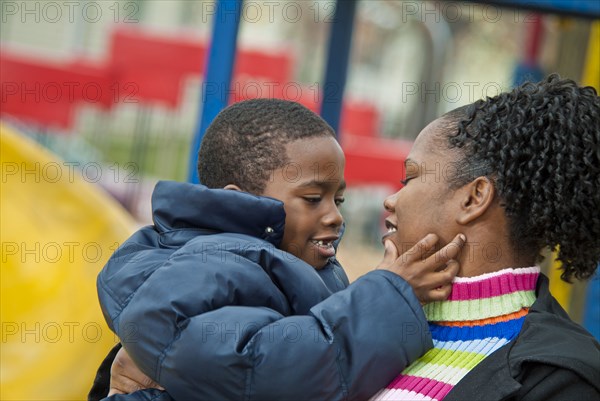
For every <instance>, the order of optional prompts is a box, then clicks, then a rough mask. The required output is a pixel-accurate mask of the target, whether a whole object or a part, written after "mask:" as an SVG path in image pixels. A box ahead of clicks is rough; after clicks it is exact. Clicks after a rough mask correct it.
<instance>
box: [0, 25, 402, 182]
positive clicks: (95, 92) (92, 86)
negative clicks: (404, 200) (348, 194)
mask: <svg viewBox="0 0 600 401" xmlns="http://www.w3.org/2000/svg"><path fill="white" fill-rule="evenodd" d="M206 54H207V48H206V44H205V43H203V42H202V41H199V40H191V39H188V38H183V37H181V36H177V37H173V36H166V35H159V34H156V33H149V32H145V31H143V30H140V29H131V28H120V29H118V30H116V31H115V32H114V33H113V35H112V39H111V46H110V51H109V57H108V59H107V60H106V61H105V62H104V63H103V64H101V65H100V64H94V63H90V62H86V61H76V62H68V63H56V62H51V61H48V60H44V59H39V58H32V57H30V56H22V55H19V54H16V53H11V52H7V51H3V52H2V53H1V54H0V70H1V71H2V74H1V90H0V97H1V103H0V105H1V113H2V115H5V114H6V115H11V116H13V117H17V118H19V119H21V120H23V121H28V122H32V123H35V124H38V125H41V126H45V127H48V128H50V129H53V128H59V129H61V130H65V131H68V130H70V129H72V127H73V123H74V117H75V115H76V109H77V107H78V106H79V105H81V104H82V103H87V104H91V105H94V106H97V107H99V108H102V109H104V110H108V109H110V108H111V107H112V106H114V105H115V104H118V103H122V102H138V103H140V104H142V105H156V104H159V105H162V106H165V107H168V108H173V109H175V108H177V107H179V105H180V100H181V95H182V88H183V84H184V80H185V79H186V78H189V77H194V76H198V75H202V74H203V73H204V65H205V57H206ZM293 65H294V59H293V57H292V55H291V54H289V53H286V52H279V53H276V54H270V53H264V52H260V51H243V50H242V51H240V53H239V54H238V57H237V63H236V66H235V72H234V82H233V85H232V88H231V90H232V93H231V95H230V99H231V102H235V101H240V100H244V99H248V98H253V97H276V98H284V99H289V100H295V101H298V102H300V103H302V104H304V105H305V106H306V107H308V108H309V109H311V110H313V111H315V112H316V111H318V109H319V95H320V93H319V88H315V87H307V86H301V85H299V84H298V83H295V82H294V81H292V78H293ZM202 88H203V90H222V88H214V87H212V86H211V85H210V83H206V82H204V83H203V86H202ZM321 89H322V88H321ZM341 118H342V120H341V135H340V138H341V143H342V147H343V148H344V151H345V153H346V159H347V162H346V163H347V165H346V179H347V181H348V183H349V184H351V185H356V184H359V185H360V184H387V185H390V186H391V187H394V188H398V187H399V186H400V183H399V181H400V179H401V178H402V174H403V163H404V159H405V157H406V155H407V153H408V150H409V149H410V143H409V142H403V141H398V140H391V139H384V138H379V137H378V134H377V133H378V132H379V130H380V116H379V113H378V111H377V109H376V108H375V107H374V106H373V105H371V104H368V103H356V102H350V101H346V102H344V104H343V109H342V116H341Z"/></svg>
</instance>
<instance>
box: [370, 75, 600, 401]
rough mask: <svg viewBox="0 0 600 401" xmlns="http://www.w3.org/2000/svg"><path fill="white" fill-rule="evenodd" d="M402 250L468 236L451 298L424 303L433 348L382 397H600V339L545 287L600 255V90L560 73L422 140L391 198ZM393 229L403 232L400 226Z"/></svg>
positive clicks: (453, 119) (584, 273)
mask: <svg viewBox="0 0 600 401" xmlns="http://www.w3.org/2000/svg"><path fill="white" fill-rule="evenodd" d="M384 205H385V208H386V209H387V210H388V211H390V212H391V213H392V215H391V216H390V217H389V218H388V219H387V225H388V227H389V228H391V229H392V230H391V231H392V234H391V235H390V236H388V237H387V238H386V239H389V240H391V241H393V242H394V244H396V246H397V247H398V248H400V247H406V246H407V245H410V244H411V243H414V242H416V241H417V240H418V238H420V237H421V236H422V235H424V234H426V233H435V234H437V235H438V236H439V237H440V243H442V244H444V243H448V242H449V241H450V240H451V239H452V237H453V236H454V235H456V233H459V232H460V233H464V234H465V235H466V237H467V244H466V245H465V248H464V249H463V251H462V253H461V256H460V258H459V262H460V266H461V269H460V271H459V273H458V277H457V278H455V281H454V283H453V288H452V294H451V296H450V298H449V299H448V300H446V301H441V302H434V303H432V304H428V305H426V306H425V308H424V310H425V314H426V316H427V320H428V322H429V326H430V330H431V333H432V337H433V340H434V348H433V349H431V350H430V351H428V352H427V353H426V354H425V355H423V356H422V357H421V358H419V359H418V360H417V361H415V362H413V363H412V364H411V365H409V366H408V367H407V368H406V369H405V370H404V371H403V372H402V374H400V375H399V376H398V377H397V378H396V379H395V380H394V381H392V382H391V383H390V384H389V385H388V386H387V388H385V389H383V390H381V391H380V392H379V393H378V394H376V395H375V396H374V397H373V398H372V399H373V400H415V399H418V400H432V399H433V400H442V399H444V400H445V401H449V400H486V401H492V400H575V399H577V400H598V399H600V346H599V344H598V343H597V342H596V341H595V340H594V339H593V338H592V337H591V336H590V335H589V334H588V333H587V332H586V331H585V330H584V329H582V328H581V327H580V326H578V325H577V324H575V323H573V322H572V321H571V320H570V319H569V317H568V316H567V314H566V313H565V312H564V310H563V309H562V308H561V307H560V306H559V304H558V303H557V302H556V300H555V299H554V298H553V297H552V296H551V295H550V293H549V292H548V279H547V278H546V277H545V276H544V275H542V274H540V273H539V268H538V267H537V266H536V262H537V261H538V258H539V254H540V250H542V249H543V248H550V249H557V250H558V257H559V259H560V261H561V262H562V269H563V272H562V278H563V279H564V280H565V281H569V280H570V279H571V278H573V277H576V278H578V279H586V278H589V277H590V276H591V275H592V274H593V273H594V271H595V269H596V266H597V264H598V261H599V260H600V240H599V238H600V98H599V97H598V96H597V95H596V92H595V90H594V89H593V88H590V87H586V88H581V87H578V86H577V85H576V84H575V82H573V81H571V80H566V79H564V80H563V79H560V77H558V76H557V75H552V76H550V77H548V78H547V79H546V80H544V81H542V82H540V83H537V84H531V83H528V84H525V85H523V86H521V87H518V88H516V89H514V90H513V91H511V92H509V93H502V94H500V95H498V96H496V97H494V98H488V99H486V100H481V101H477V102H475V103H474V104H472V105H470V106H467V107H461V108H459V109H456V110H454V111H451V112H449V113H447V114H446V115H444V116H442V117H441V118H439V119H437V120H435V121H434V122H432V123H431V124H429V126H427V127H426V128H425V129H424V130H423V131H422V132H421V133H420V134H419V136H418V138H417V139H416V141H415V144H414V146H413V148H412V150H411V152H410V154H409V156H408V159H407V163H406V181H405V187H404V188H403V189H401V190H400V191H399V192H398V193H396V194H394V195H392V196H390V197H389V198H387V199H386V200H385V202H384ZM396 228H397V230H395V229H396Z"/></svg>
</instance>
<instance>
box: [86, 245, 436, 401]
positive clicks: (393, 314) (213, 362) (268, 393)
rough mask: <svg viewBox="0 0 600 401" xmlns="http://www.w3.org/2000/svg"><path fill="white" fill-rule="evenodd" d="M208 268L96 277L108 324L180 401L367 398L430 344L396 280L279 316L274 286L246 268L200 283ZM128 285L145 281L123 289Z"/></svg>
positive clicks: (381, 277)
mask: <svg viewBox="0 0 600 401" xmlns="http://www.w3.org/2000/svg"><path fill="white" fill-rule="evenodd" d="M191 256H194V255H191ZM191 256H190V255H184V256H182V257H185V258H189V257H191ZM195 257H196V258H198V255H195ZM213 262H214V263H208V264H206V265H205V266H195V267H192V266H191V265H190V263H181V262H177V258H174V260H171V261H170V262H168V263H165V264H163V265H162V266H161V267H160V268H156V267H155V266H154V267H149V268H148V270H149V273H145V272H144V271H143V270H144V269H143V268H141V267H139V266H136V272H135V274H134V273H132V272H127V269H125V271H123V272H116V273H115V272H114V271H112V270H111V269H110V268H109V269H106V268H105V271H103V272H102V273H101V275H100V276H99V280H98V289H99V295H100V300H101V305H102V307H103V310H104V313H105V317H106V318H107V320H108V323H109V325H110V326H111V328H112V329H113V330H114V331H115V332H116V333H117V334H118V336H119V338H120V339H121V342H122V344H123V346H124V347H125V348H126V349H127V351H128V353H129V354H130V356H131V357H132V359H133V360H134V361H135V362H136V364H137V365H138V366H139V367H140V369H141V370H142V371H143V372H144V373H146V374H147V375H148V376H150V377H151V378H152V379H154V380H155V381H157V382H158V383H160V384H161V385H162V386H163V387H165V388H166V389H167V391H168V393H169V394H170V395H171V396H172V397H173V398H174V399H175V400H184V399H197V400H223V399H231V400H233V399H235V400H238V399H244V400H297V399H299V398H301V399H306V400H342V399H343V400H346V399H348V400H364V399H366V398H368V397H369V396H371V395H372V394H374V393H375V392H376V391H378V390H379V389H380V388H382V387H383V386H385V385H387V384H388V383H389V381H391V380H392V379H393V378H394V377H395V376H396V375H397V374H398V373H399V372H400V371H401V370H402V369H403V368H404V367H405V366H406V365H407V364H409V363H410V362H412V361H413V360H415V359H416V358H417V357H419V356H420V355H422V354H423V353H424V352H426V351H427V350H428V349H429V348H430V347H431V346H432V342H431V338H430V335H429V331H428V329H427V324H426V321H425V316H424V314H423V311H422V308H421V306H420V304H419V302H418V300H417V299H416V298H415V296H414V294H413V291H412V289H411V288H410V286H409V285H408V284H407V283H406V282H405V281H404V280H402V279H401V278H400V277H399V276H397V275H395V274H393V273H391V272H387V271H373V272H370V273H368V274H366V275H365V276H363V277H362V278H360V279H358V280H357V281H356V282H355V283H353V284H352V285H350V287H348V288H347V289H345V290H343V291H339V292H337V293H335V294H333V295H331V296H330V297H328V298H326V299H325V300H323V301H322V302H319V303H313V304H312V305H310V306H311V307H308V308H307V307H305V306H303V305H302V302H303V301H302V300H301V299H298V300H294V299H291V300H288V301H289V302H290V304H291V306H289V307H288V309H289V311H290V312H289V313H286V310H285V309H286V308H285V307H283V306H281V305H282V302H283V301H282V300H280V299H278V298H277V296H275V295H273V294H274V293H275V292H274V291H273V289H269V288H264V287H265V283H266V282H267V281H268V282H270V280H267V281H265V280H260V281H256V269H251V268H250V266H247V264H246V265H244V266H239V267H236V266H235V265H234V264H231V265H228V269H221V270H225V271H224V272H221V273H219V271H218V270H215V271H213V272H211V274H210V275H209V276H210V277H212V279H213V280H214V283H212V284H211V283H206V282H205V283H203V284H202V285H200V284H199V283H195V282H194V281H195V279H196V278H197V276H194V273H197V272H199V271H202V269H203V267H205V268H207V266H215V265H217V266H218V265H219V263H218V262H219V261H213ZM221 264H222V261H221ZM259 269H260V268H259ZM293 271H295V270H294V269H292V270H291V271H290V272H293ZM249 272H253V273H252V274H250V273H249ZM263 274H264V275H265V278H267V279H268V278H269V277H268V274H273V275H276V274H277V273H273V272H270V273H269V272H263ZM292 274H293V273H292ZM147 275H150V277H147V278H145V277H146V276H147ZM115 277H117V278H118V277H125V278H126V279H125V282H123V281H122V280H116V281H115V280H114V278H115ZM133 277H135V280H139V277H144V280H145V281H144V282H143V283H142V284H139V283H136V284H131V283H129V284H128V282H129V281H131V279H132V278H133ZM293 280H294V277H290V278H289V281H290V282H293ZM190 283H191V284H190ZM194 284H195V285H194ZM267 287H268V286H267ZM209 288H210V289H209ZM127 291H129V292H132V293H129V294H127ZM282 291H283V293H285V289H283V290H282ZM302 291H304V292H305V293H306V295H307V296H306V297H297V298H306V299H315V296H313V295H311V291H313V289H312V288H310V287H309V286H306V287H305V288H302ZM286 296H287V297H288V298H290V297H289V296H288V294H286ZM271 298H273V299H271ZM257 300H260V301H257ZM286 302H287V301H286ZM303 310H305V312H302V311H303ZM290 315H291V316H290Z"/></svg>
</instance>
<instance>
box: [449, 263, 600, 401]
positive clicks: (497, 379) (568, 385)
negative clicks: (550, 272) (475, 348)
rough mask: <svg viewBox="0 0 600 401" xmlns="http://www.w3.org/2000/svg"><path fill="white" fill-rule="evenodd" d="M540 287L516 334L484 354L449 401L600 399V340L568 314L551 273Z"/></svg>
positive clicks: (458, 384)
mask: <svg viewBox="0 0 600 401" xmlns="http://www.w3.org/2000/svg"><path fill="white" fill-rule="evenodd" d="M536 292H537V294H536V295H537V300H536V301H535V303H534V304H533V305H532V307H531V308H530V310H529V314H528V315H527V317H526V318H525V322H524V323H523V328H522V329H521V332H520V333H519V336H518V337H517V339H516V340H515V341H512V342H511V343H509V344H507V345H506V346H504V347H502V348H500V349H499V350H498V351H496V352H494V353H493V354H492V355H490V356H488V357H487V358H485V359H484V360H483V361H482V362H481V363H480V364H479V365H477V367H476V368H475V369H473V370H472V371H471V372H469V373H468V374H467V375H466V376H465V377H464V378H463V379H462V380H461V381H460V382H458V383H457V385H456V386H455V387H454V388H453V389H452V391H450V393H448V395H447V396H446V398H444V401H459V400H460V401H463V400H468V401H476V400H481V401H500V400H510V401H516V400H519V401H534V400H536V401H537V400H539V401H554V400H556V401H574V400H577V401H586V400H590V401H598V400H600V344H598V342H597V341H596V340H595V339H594V338H593V337H592V336H591V335H590V334H589V333H588V332H587V331H586V330H585V329H583V328H582V327H581V326H579V325H577V324H576V323H574V322H573V321H571V320H570V319H569V316H568V315H567V313H566V312H565V311H564V310H563V309H562V308H561V306H560V305H559V304H558V302H557V301H556V300H555V299H554V297H552V295H551V294H550V292H549V291H548V278H547V277H546V276H543V275H540V278H539V279H538V283H537V290H536Z"/></svg>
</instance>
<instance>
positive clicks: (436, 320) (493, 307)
mask: <svg viewBox="0 0 600 401" xmlns="http://www.w3.org/2000/svg"><path fill="white" fill-rule="evenodd" d="M539 273H540V270H539V267H527V268H519V269H504V270H500V271H497V272H494V273H487V274H484V275H481V276H477V277H456V278H455V279H454V282H453V283H452V293H451V295H450V297H449V298H448V299H447V300H446V301H441V302H433V303H430V304H428V305H426V306H425V307H424V311H425V316H426V317H427V321H428V322H429V330H430V331H431V336H432V338H433V348H432V349H430V350H429V351H428V352H426V353H425V355H423V356H422V357H420V358H419V359H417V360H416V361H415V362H413V363H412V364H411V365H409V366H408V367H407V368H406V369H404V371H403V372H402V373H401V374H400V375H399V376H398V377H396V379H394V380H393V381H392V382H391V383H390V384H389V385H388V386H387V387H386V388H384V389H382V390H381V391H379V392H378V393H377V394H376V395H375V396H373V398H371V400H372V401H375V400H377V401H379V400H390V401H391V400H437V401H440V400H442V399H444V397H445V396H446V395H447V394H448V393H449V392H450V390H452V388H453V387H454V386H455V385H456V383H458V382H459V381H460V380H461V379H462V378H463V377H464V376H465V375H466V374H467V373H468V372H469V371H470V370H471V369H473V368H474V367H475V366H477V364H478V363H480V362H481V361H482V360H483V359H484V358H485V357H487V356H488V355H490V354H491V353H492V352H494V351H496V350H497V349H498V348H500V347H502V346H503V345H505V344H507V343H508V342H510V341H511V340H513V339H514V338H516V337H517V335H518V334H519V332H520V331H521V326H522V325H523V321H524V320H525V316H526V315H527V312H528V311H529V307H530V306H531V305H532V304H533V302H534V301H535V287H536V283H537V278H538V275H539Z"/></svg>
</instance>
